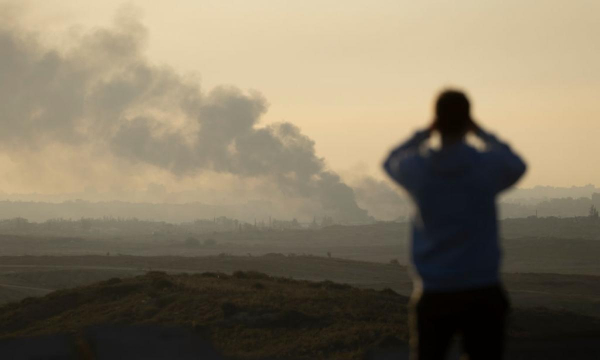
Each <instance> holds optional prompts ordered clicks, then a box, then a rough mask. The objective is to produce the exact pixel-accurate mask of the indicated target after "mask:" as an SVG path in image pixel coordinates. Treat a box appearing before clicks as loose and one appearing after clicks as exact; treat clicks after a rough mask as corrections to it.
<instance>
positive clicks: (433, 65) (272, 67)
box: [0, 0, 600, 190]
mask: <svg viewBox="0 0 600 360" xmlns="http://www.w3.org/2000/svg"><path fill="white" fill-rule="evenodd" d="M2 3H10V4H19V5H18V6H19V7H21V8H23V9H24V10H23V12H20V13H21V14H24V15H22V16H23V17H21V20H20V21H21V22H22V23H23V24H24V27H27V28H30V29H35V30H38V31H41V32H43V37H44V38H43V41H45V42H47V43H49V44H54V45H61V44H62V45H64V42H65V39H67V36H66V34H68V33H77V32H78V31H85V30H86V29H89V28H93V27H99V26H101V27H106V26H110V24H111V23H112V21H113V18H114V16H115V13H116V12H117V10H118V9H119V8H120V7H121V6H122V5H123V4H124V2H123V1H114V0H104V1H82V0H39V1H22V0H19V1H2ZM128 4H133V5H134V6H136V7H137V9H139V11H140V16H141V22H142V23H143V24H144V25H145V26H146V27H147V28H148V32H149V34H148V40H147V44H146V49H145V53H146V54H147V57H148V58H149V59H150V61H152V62H154V63H156V64H166V65H168V66H170V67H172V68H173V69H174V70H175V71H176V72H179V73H182V74H191V75H194V76H197V77H198V78H199V79H200V84H201V87H202V88H203V89H204V90H210V89H211V88H213V87H215V86H217V85H221V84H231V85H235V86H236V87H239V88H241V89H243V90H248V89H255V90H258V91H259V92H260V93H261V94H262V95H263V96H264V97H265V98H266V100H267V102H268V104H269V107H268V111H267V112H266V114H265V115H264V116H263V118H262V122H261V124H268V123H272V122H277V121H282V120H285V121H287V122H290V123H293V124H295V125H297V126H298V127H300V128H301V130H302V132H303V133H304V134H305V135H307V136H309V137H310V138H312V139H313V140H314V141H315V146H316V151H317V155H318V156H320V157H323V158H325V161H326V163H327V164H328V165H329V166H330V167H331V168H332V169H334V170H336V171H339V172H340V173H342V174H345V173H349V172H365V173H368V174H371V175H373V176H376V177H383V175H382V172H381V171H380V163H381V161H382V159H383V157H384V156H385V155H386V154H387V152H388V151H389V149H390V148H391V146H393V145H394V144H396V143H397V142H398V141H400V140H402V139H404V138H405V137H407V136H408V135H409V134H411V133H412V132H413V131H414V130H416V129H417V128H419V127H421V126H423V125H425V124H426V123H427V122H428V121H429V119H430V118H431V107H432V106H431V105H432V101H433V98H434V96H435V94H436V92H437V91H438V90H439V89H441V88H442V87H444V86H446V85H452V86H458V87H461V88H464V89H466V90H467V91H468V93H469V94H470V95H471V99H472V102H473V104H474V114H475V116H476V117H477V119H480V122H481V124H482V125H483V126H485V127H487V128H489V129H490V130H492V131H494V132H496V133H497V134H498V135H499V136H500V137H502V138H503V139H507V140H508V141H509V142H510V143H511V144H512V146H513V147H514V149H515V150H517V151H518V152H519V153H520V154H522V155H523V157H524V158H525V159H526V160H527V161H528V163H529V165H530V167H529V172H528V174H527V176H526V177H525V179H524V180H523V181H522V182H521V183H520V186H521V187H532V186H535V185H553V186H571V185H584V184H588V183H592V184H596V185H599V184H600V167H598V166H597V163H598V162H597V161H596V157H597V154H598V150H599V143H598V137H599V134H600V105H599V103H598V94H599V93H600V66H599V65H598V64H600V46H598V34H600V21H599V15H598V14H600V1H597V0H589V1H585V0H574V1H564V0H544V1H523V0H519V1H515V0H510V1H507V0H502V1H496V0H485V1H482V0H465V1H408V0H406V1H405V0H394V1H387V0H376V1H373V0H369V1H366V0H364V1H363V0H361V1H357V0H344V1H339V0H336V1H333V0H298V1H275V0H252V1H249V0H237V1H230V0H217V1H208V0H177V1H172V0H171V1H166V0H153V1H132V2H129V3H128ZM0 56H1V54H0ZM78 166H79V165H78ZM18 168H20V169H21V170H22V169H24V168H25V166H24V165H23V166H18ZM20 190H23V189H20Z"/></svg>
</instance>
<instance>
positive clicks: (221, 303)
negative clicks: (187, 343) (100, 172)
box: [0, 271, 600, 359]
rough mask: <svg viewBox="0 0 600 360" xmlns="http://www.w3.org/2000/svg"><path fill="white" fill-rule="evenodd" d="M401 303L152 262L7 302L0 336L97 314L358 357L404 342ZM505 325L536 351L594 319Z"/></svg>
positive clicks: (291, 354)
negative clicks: (136, 271) (132, 273)
mask: <svg viewBox="0 0 600 360" xmlns="http://www.w3.org/2000/svg"><path fill="white" fill-rule="evenodd" d="M406 303H407V298H406V297H404V296H401V295H398V294H396V293H394V292H393V291H391V290H382V291H376V290H370V289H357V288H354V287H351V286H349V285H344V284H338V283H333V282H330V281H323V282H310V281H300V280H291V279H289V278H283V277H270V276H268V275H265V274H262V273H257V272H252V271H250V272H242V271H237V272H235V273H233V274H232V275H226V274H222V273H202V274H193V275H190V274H178V275H169V274H166V273H163V272H150V273H147V274H146V275H143V276H137V277H133V278H127V279H119V278H113V279H110V280H107V281H103V282H100V283H95V284H92V285H88V286H82V287H77V288H73V289H66V290H59V291H56V292H53V293H50V294H48V295H46V296H44V297H41V298H27V299H24V300H22V301H21V302H18V303H11V304H7V305H4V306H2V307H0V339H7V338H15V337H16V338H23V337H31V336H39V335H51V334H73V335H72V336H75V337H77V336H78V337H80V338H83V340H82V341H84V342H85V335H81V334H85V329H88V328H90V327H93V326H97V325H101V324H105V325H106V324H118V325H142V324H146V325H148V324H154V325H157V324H158V325H161V326H175V327H180V328H185V329H188V330H189V331H192V332H194V333H195V334H197V336H198V337H200V338H204V339H206V340H208V341H209V342H210V343H212V344H213V345H214V346H215V347H216V348H217V349H218V350H219V351H220V352H221V353H222V354H224V355H226V356H227V357H233V358H237V359H265V358H276V359H289V358H293V359H296V358H306V359H314V358H331V359H362V358H364V356H365V354H366V353H367V351H369V350H372V349H376V348H390V347H391V348H392V349H404V350H398V351H404V352H405V349H406V340H407V327H406V322H407V314H406ZM510 335H511V341H512V344H513V347H514V348H518V349H521V351H522V349H531V348H532V346H533V349H534V350H533V351H534V352H535V353H540V351H542V350H543V349H544V348H546V345H547V343H548V342H550V343H552V344H553V345H554V346H555V347H556V344H561V341H562V340H565V339H566V340H567V341H571V340H572V339H594V338H597V337H598V336H600V321H599V320H598V319H594V318H590V317H586V316H581V315H576V314H573V313H569V312H565V311H551V310H548V309H541V308H540V309H529V310H517V311H515V312H514V313H513V318H512V320H511V328H510ZM4 341H6V340H4ZM532 344H533V345H532ZM536 344H537V345H536ZM565 344H566V345H565V346H568V343H565ZM586 346H590V344H587V345H586ZM1 348H2V341H0V349H1ZM592 349H595V350H596V351H598V347H597V346H596V347H595V348H592ZM586 351H587V352H588V353H589V349H588V350H586ZM542 353H543V351H542V352H541V353H540V354H542ZM531 358H534V357H531Z"/></svg>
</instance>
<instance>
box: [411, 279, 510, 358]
mask: <svg viewBox="0 0 600 360" xmlns="http://www.w3.org/2000/svg"><path fill="white" fill-rule="evenodd" d="M509 309H510V304H509V301H508V297H507V295H506V291H505V290H504V289H503V288H502V286H501V285H496V286H490V287H485V288H478V289H470V290H463V291H456V292H430V293H427V292H425V293H422V294H421V295H420V296H419V295H413V298H412V299H411V303H410V305H409V322H410V346H411V360H432V359H435V360H441V359H444V358H445V356H446V353H447V352H448V349H449V347H450V344H451V342H452V339H453V338H454V336H455V335H460V336H461V339H462V349H463V354H466V355H468V357H467V359H469V360H481V359H486V360H496V359H497V360H500V359H502V357H503V352H504V343H505V337H506V320H507V315H508V312H509Z"/></svg>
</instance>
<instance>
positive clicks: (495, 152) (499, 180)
mask: <svg viewBox="0 0 600 360" xmlns="http://www.w3.org/2000/svg"><path fill="white" fill-rule="evenodd" d="M474 133H475V135H477V136H478V137H479V138H480V139H481V140H482V141H483V142H484V143H485V145H486V147H487V149H486V153H487V154H486V155H487V156H488V157H489V159H490V162H491V165H492V172H493V173H492V174H491V175H493V176H494V178H495V179H494V181H493V183H494V188H495V190H496V191H497V192H501V191H503V190H505V189H507V188H509V187H511V186H512V185H514V184H515V183H516V182H517V181H518V180H519V179H520V178H521V176H523V174H524V173H525V170H526V169H527V165H526V164H525V162H524V161H523V160H522V159H521V157H519V155H517V154H515V153H514V152H513V151H512V150H511V149H510V147H509V146H508V145H507V144H506V143H504V142H502V141H500V140H498V138H496V137H495V136H494V135H492V134H490V133H488V132H485V131H484V130H482V129H481V128H480V127H477V128H476V129H475V131H474Z"/></svg>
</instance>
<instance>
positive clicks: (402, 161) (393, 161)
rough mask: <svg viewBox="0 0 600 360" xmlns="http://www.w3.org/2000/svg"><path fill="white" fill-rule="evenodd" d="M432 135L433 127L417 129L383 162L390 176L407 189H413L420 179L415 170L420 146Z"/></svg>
mask: <svg viewBox="0 0 600 360" xmlns="http://www.w3.org/2000/svg"><path fill="white" fill-rule="evenodd" d="M430 135H431V129H425V130H421V131H417V132H416V133H415V134H414V135H413V136H412V137H411V138H410V139H408V140H407V141H405V142H404V143H402V144H401V145H400V146H398V147H397V148H396V149H394V150H393V151H392V152H391V153H390V155H389V156H388V158H387V160H386V161H385V162H384V163H383V168H384V169H385V171H386V172H387V173H388V174H389V175H390V177H391V178H392V179H394V180H395V181H396V182H397V183H398V184H400V185H402V186H403V187H405V188H406V189H407V190H410V189H412V188H413V186H414V185H415V183H416V182H417V181H418V179H417V174H416V173H415V170H416V162H417V161H418V160H419V159H418V154H419V148H420V146H421V144H422V143H423V142H424V141H425V140H427V139H428V138H429V136H430Z"/></svg>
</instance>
